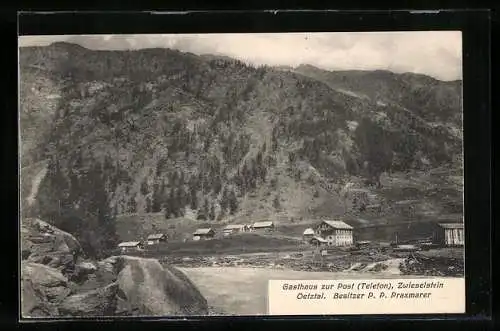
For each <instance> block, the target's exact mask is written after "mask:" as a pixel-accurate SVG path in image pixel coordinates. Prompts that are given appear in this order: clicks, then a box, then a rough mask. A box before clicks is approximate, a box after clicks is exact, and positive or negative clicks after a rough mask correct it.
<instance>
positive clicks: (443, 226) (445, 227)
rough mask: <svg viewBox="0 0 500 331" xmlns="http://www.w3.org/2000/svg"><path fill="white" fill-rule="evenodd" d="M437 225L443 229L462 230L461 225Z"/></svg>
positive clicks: (462, 226)
mask: <svg viewBox="0 0 500 331" xmlns="http://www.w3.org/2000/svg"><path fill="white" fill-rule="evenodd" d="M438 225H439V226H440V227H442V228H444V229H463V228H464V224H463V223H439V224H438Z"/></svg>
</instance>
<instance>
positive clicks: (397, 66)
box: [19, 31, 462, 80]
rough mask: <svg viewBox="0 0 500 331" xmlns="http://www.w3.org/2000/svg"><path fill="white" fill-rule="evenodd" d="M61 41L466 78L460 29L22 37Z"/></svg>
mask: <svg viewBox="0 0 500 331" xmlns="http://www.w3.org/2000/svg"><path fill="white" fill-rule="evenodd" d="M56 41H67V42H73V43H77V44H79V45H81V46H84V47H86V48H90V49H100V50H123V49H141V48H156V47H161V48H172V49H178V50H180V51H184V52H191V53H194V54H216V55H226V56H230V57H233V58H236V59H239V60H242V61H245V62H247V63H251V64H255V65H260V64H267V65H285V66H297V65H300V64H310V65H313V66H316V67H319V68H322V69H326V70H332V71H333V70H390V71H393V72H396V73H403V72H413V73H419V74H425V75H429V76H432V77H434V78H437V79H440V80H456V79H462V35H461V32H460V31H411V32H328V33H254V34H251V33H247V34H149V35H144V34H143V35H58V36H55V35H54V36H21V37H19V46H21V47H22V46H43V45H49V44H51V43H52V42H56Z"/></svg>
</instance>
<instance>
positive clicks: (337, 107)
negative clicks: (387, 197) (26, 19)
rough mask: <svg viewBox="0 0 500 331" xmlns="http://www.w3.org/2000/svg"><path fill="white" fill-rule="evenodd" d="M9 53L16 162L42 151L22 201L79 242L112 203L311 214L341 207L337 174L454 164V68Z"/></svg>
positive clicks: (172, 214) (66, 47)
mask: <svg viewBox="0 0 500 331" xmlns="http://www.w3.org/2000/svg"><path fill="white" fill-rule="evenodd" d="M20 67H21V68H20V72H21V84H20V94H21V109H20V118H21V139H22V150H21V162H22V165H23V166H29V165H31V164H34V163H36V162H40V161H43V160H48V174H47V175H46V176H45V178H44V179H43V181H42V182H41V184H40V189H39V196H40V199H39V201H38V204H37V206H35V207H34V208H33V209H32V210H30V213H34V214H37V215H39V216H41V217H42V219H47V220H48V221H52V222H53V223H56V224H55V225H56V226H58V227H60V228H61V229H63V230H66V231H68V232H71V233H74V234H76V235H77V236H79V238H80V241H81V242H82V245H88V247H86V250H87V251H92V249H93V250H94V251H95V252H99V251H101V250H102V248H103V247H105V246H110V245H114V242H113V241H112V240H109V237H110V236H111V237H113V236H114V235H115V231H116V229H115V223H114V219H115V217H116V216H117V215H121V214H130V213H145V212H146V213H148V212H152V213H153V212H155V213H157V212H162V213H164V215H165V219H166V221H168V219H171V218H178V217H182V216H184V217H191V218H193V219H199V220H212V221H219V222H223V221H224V222H225V221H228V220H231V219H237V218H238V217H249V218H252V217H254V218H261V217H268V218H269V217H273V215H277V214H283V213H285V214H286V215H288V216H290V217H302V218H304V217H306V218H307V217H313V216H314V215H315V214H317V213H319V214H321V213H323V214H326V215H332V214H339V213H342V212H345V206H344V205H345V201H343V196H342V192H343V191H342V190H343V188H344V187H346V184H348V183H357V184H356V185H358V186H359V187H365V188H370V187H372V188H373V189H374V190H380V189H382V186H383V185H382V181H381V178H383V175H384V174H385V175H387V174H389V175H390V174H393V173H405V172H415V171H416V172H419V171H420V172H425V171H428V170H430V169H436V168H441V167H444V168H449V169H456V170H457V171H458V176H461V167H462V164H461V157H460V155H461V148H462V135H461V109H460V106H461V86H460V84H461V83H460V82H441V81H436V80H434V79H432V78H430V77H425V76H421V75H413V74H403V75H397V74H392V73H385V72H373V73H366V72H365V73H359V72H343V73H332V72H327V71H323V70H320V69H317V68H313V67H310V66H302V67H299V68H296V69H283V68H272V67H265V66H263V67H253V66H250V65H247V64H245V63H243V62H241V61H237V60H231V59H226V58H219V57H211V56H196V55H194V54H189V53H182V52H179V51H175V50H170V49H145V50H136V51H94V50H88V49H85V48H83V47H80V46H78V45H74V44H67V43H55V44H52V45H50V46H46V47H26V48H21V50H20ZM455 175H456V174H455ZM459 189H460V187H458V190H459ZM457 192H458V191H457ZM457 194H458V195H460V194H459V193H457ZM325 206H327V208H326V209H325ZM100 238H106V239H105V240H104V239H102V240H101V239H100ZM96 254H97V253H96Z"/></svg>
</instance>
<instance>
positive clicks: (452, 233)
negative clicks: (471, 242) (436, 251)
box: [434, 223, 465, 247]
mask: <svg viewBox="0 0 500 331" xmlns="http://www.w3.org/2000/svg"><path fill="white" fill-rule="evenodd" d="M464 242H465V237H464V224H463V223H439V224H437V227H436V231H434V243H435V244H436V245H439V246H444V247H460V246H464Z"/></svg>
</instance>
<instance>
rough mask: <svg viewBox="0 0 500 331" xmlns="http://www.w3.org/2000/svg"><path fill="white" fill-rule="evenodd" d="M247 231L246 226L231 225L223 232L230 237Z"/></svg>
mask: <svg viewBox="0 0 500 331" xmlns="http://www.w3.org/2000/svg"><path fill="white" fill-rule="evenodd" d="M245 231H247V226H246V225H244V224H229V225H226V226H225V227H224V229H223V230H222V232H223V233H224V235H225V236H228V235H230V234H234V233H240V232H245Z"/></svg>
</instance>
